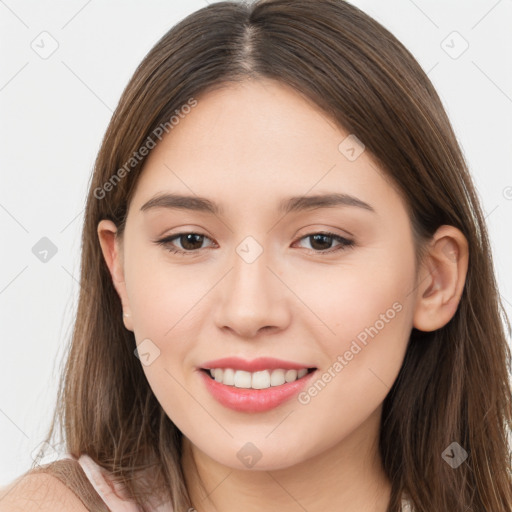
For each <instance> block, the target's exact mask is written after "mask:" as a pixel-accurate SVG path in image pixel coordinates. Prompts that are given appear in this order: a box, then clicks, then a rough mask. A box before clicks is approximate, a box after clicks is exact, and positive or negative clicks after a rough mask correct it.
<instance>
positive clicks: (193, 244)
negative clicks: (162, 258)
mask: <svg viewBox="0 0 512 512" xmlns="http://www.w3.org/2000/svg"><path fill="white" fill-rule="evenodd" d="M205 239H207V240H209V238H208V237H207V236H206V235H202V234H200V233H178V234H176V235H172V236H168V237H166V238H162V239H161V240H157V241H156V243H157V244H159V245H163V246H164V247H166V248H167V249H168V250H169V251H170V252H172V253H176V254H182V255H185V254H187V253H193V252H196V251H198V250H199V249H202V248H203V247H202V245H203V242H204V240H205ZM175 240H178V241H179V245H180V246H181V248H180V247H179V246H178V247H176V245H175Z"/></svg>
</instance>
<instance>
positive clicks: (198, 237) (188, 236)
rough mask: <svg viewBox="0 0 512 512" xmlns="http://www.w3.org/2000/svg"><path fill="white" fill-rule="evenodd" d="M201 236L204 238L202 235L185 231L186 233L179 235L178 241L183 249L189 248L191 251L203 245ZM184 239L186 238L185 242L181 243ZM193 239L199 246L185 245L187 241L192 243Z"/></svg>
mask: <svg viewBox="0 0 512 512" xmlns="http://www.w3.org/2000/svg"><path fill="white" fill-rule="evenodd" d="M203 238H204V237H203V235H199V234H197V233H187V234H186V235H181V236H180V243H181V246H182V247H183V248H184V249H189V250H191V251H193V250H195V249H200V248H201V245H203ZM184 240H186V242H185V243H183V241H184ZM194 241H195V242H196V243H197V242H199V247H187V245H188V244H189V243H191V244H192V245H193V244H194Z"/></svg>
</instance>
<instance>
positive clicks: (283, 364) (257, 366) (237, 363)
mask: <svg viewBox="0 0 512 512" xmlns="http://www.w3.org/2000/svg"><path fill="white" fill-rule="evenodd" d="M201 368H203V369H206V370H209V369H211V368H232V369H233V370H245V371H246V372H258V371H261V370H275V369H277V368H282V369H283V370H301V369H302V368H307V369H309V368H314V367H313V366H312V365H307V364H302V363H296V362H293V361H284V360H283V359H275V358H273V357H258V358H257V359H253V360H251V361H248V360H246V359H241V358H240V357H223V358H222V359H215V360H213V361H207V362H205V363H203V364H202V365H201Z"/></svg>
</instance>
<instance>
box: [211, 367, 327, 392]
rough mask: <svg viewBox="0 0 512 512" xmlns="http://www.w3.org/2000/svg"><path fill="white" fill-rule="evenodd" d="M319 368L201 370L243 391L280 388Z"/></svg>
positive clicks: (214, 378)
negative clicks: (250, 370)
mask: <svg viewBox="0 0 512 512" xmlns="http://www.w3.org/2000/svg"><path fill="white" fill-rule="evenodd" d="M316 369H317V368H301V369H298V370H294V369H287V370H285V369H281V368H276V369H272V370H261V371H257V372H247V371H245V370H235V369H233V368H201V371H202V372H204V373H206V374H207V375H208V377H210V379H212V380H215V381H217V382H219V383H220V384H224V385H226V386H230V387H232V388H241V389H268V388H270V387H278V386H282V385H283V384H288V383H291V382H295V381H297V380H300V379H302V378H303V377H305V376H306V375H309V374H310V373H312V372H314V371H315V370H316Z"/></svg>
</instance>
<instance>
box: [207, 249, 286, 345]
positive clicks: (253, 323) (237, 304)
mask: <svg viewBox="0 0 512 512" xmlns="http://www.w3.org/2000/svg"><path fill="white" fill-rule="evenodd" d="M232 261H233V266H232V268H231V271H230V272H229V273H228V274H227V275H226V276H225V277H224V279H223V280H222V281H221V283H219V286H218V287H217V288H218V290H217V293H218V295H217V297H216V302H217V305H216V306H215V307H216V310H215V315H214V317H215V323H216V325H217V327H218V328H219V329H221V330H224V331H231V332H232V333H233V334H235V335H236V336H237V337H240V338H244V339H253V338H255V337H257V336H258V335H259V333H265V334H267V335H268V334H270V333H272V332H274V331H275V332H278V331H280V330H282V329H284V328H286V326H287V324H288V322H289V321H290V308H289V302H288V301H289V300H290V296H291V294H290V292H289V291H287V288H286V286H285V285H284V284H283V282H282V281H281V279H280V278H278V277H277V275H276V274H279V271H278V268H276V265H275V264H273V263H271V262H270V261H269V258H268V257H267V253H266V252H265V251H263V253H262V254H261V255H260V256H259V257H258V258H257V259H256V260H255V261H252V262H248V261H246V260H244V258H243V257H241V256H239V254H235V255H234V257H233V260H232ZM287 292H288V293H287Z"/></svg>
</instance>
